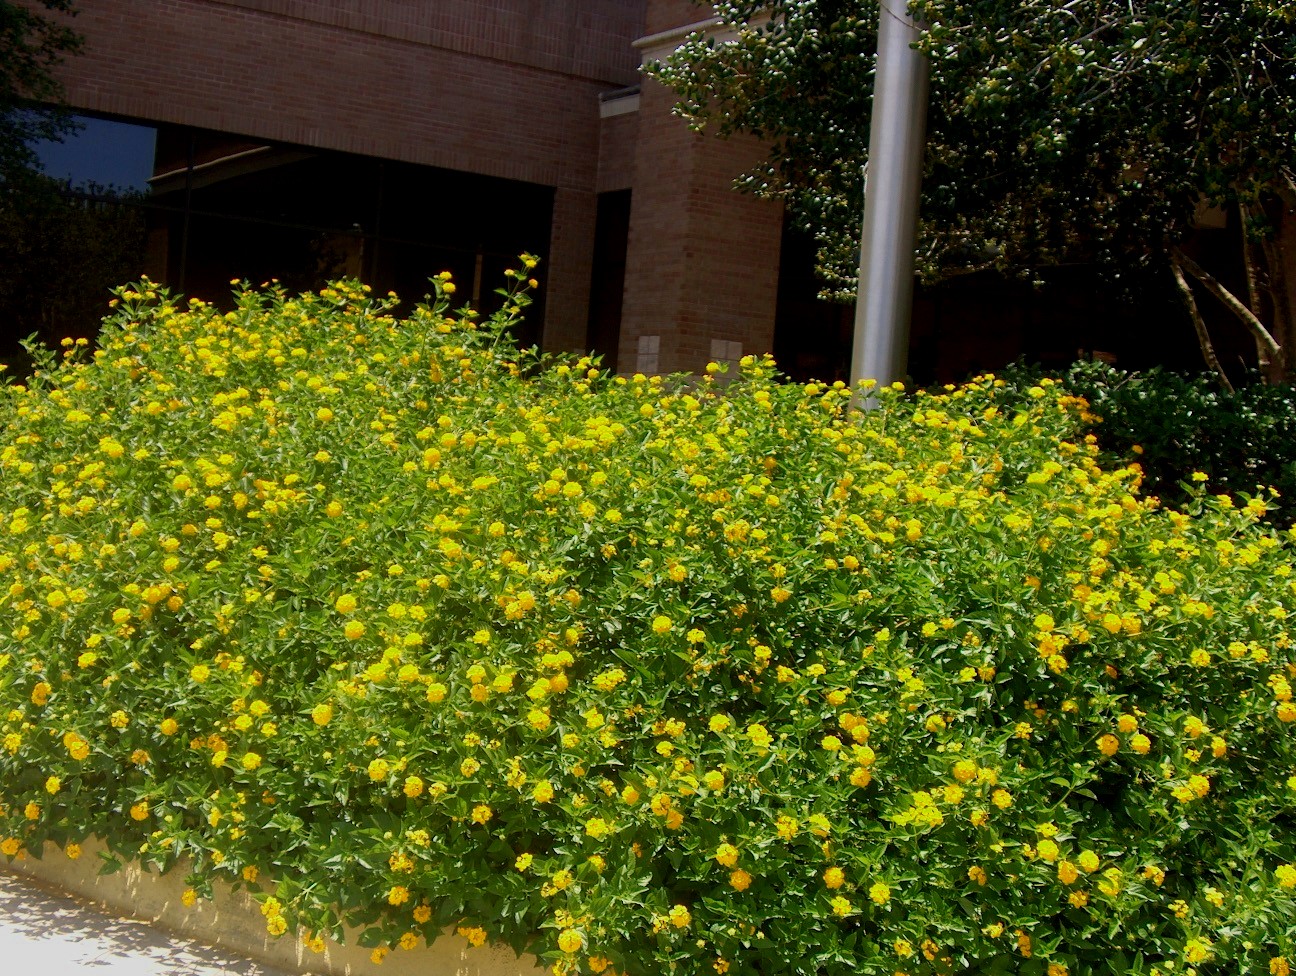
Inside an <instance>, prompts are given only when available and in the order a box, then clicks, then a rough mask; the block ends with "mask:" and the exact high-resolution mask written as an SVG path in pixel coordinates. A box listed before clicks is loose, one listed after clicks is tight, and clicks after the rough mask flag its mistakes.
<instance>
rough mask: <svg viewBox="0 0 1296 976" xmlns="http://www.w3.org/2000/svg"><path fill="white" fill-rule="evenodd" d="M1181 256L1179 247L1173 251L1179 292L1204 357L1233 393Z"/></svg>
mask: <svg viewBox="0 0 1296 976" xmlns="http://www.w3.org/2000/svg"><path fill="white" fill-rule="evenodd" d="M1181 257H1183V254H1182V252H1181V251H1180V250H1179V249H1178V248H1175V249H1174V250H1173V251H1172V252H1171V254H1170V270H1171V271H1172V272H1173V273H1174V278H1175V284H1176V285H1178V286H1179V293H1180V294H1181V295H1182V296H1183V300H1184V304H1185V305H1187V306H1188V314H1189V315H1190V316H1192V324H1193V328H1194V329H1195V330H1196V331H1197V341H1198V343H1200V345H1201V351H1202V358H1203V359H1205V360H1206V366H1207V367H1208V368H1209V369H1210V370H1212V371H1213V372H1214V373H1215V375H1216V376H1218V377H1219V381H1220V385H1221V386H1223V387H1224V389H1226V390H1227V391H1228V392H1229V393H1232V392H1233V384H1232V383H1230V382H1229V378H1228V376H1226V375H1225V373H1224V367H1223V366H1221V365H1220V361H1219V357H1218V356H1216V355H1215V346H1214V344H1213V343H1212V342H1211V338H1210V333H1209V332H1207V331H1206V323H1205V322H1204V321H1203V320H1202V317H1201V309H1199V308H1198V307H1197V299H1196V298H1194V297H1193V293H1192V288H1191V287H1190V286H1189V284H1188V279H1187V278H1185V277H1184V273H1183V266H1182V265H1180V263H1179V259H1180V258H1181Z"/></svg>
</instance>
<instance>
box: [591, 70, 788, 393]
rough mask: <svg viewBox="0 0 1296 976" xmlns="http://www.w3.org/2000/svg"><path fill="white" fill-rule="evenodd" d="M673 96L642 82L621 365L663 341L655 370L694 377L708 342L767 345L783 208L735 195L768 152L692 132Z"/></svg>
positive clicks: (628, 368)
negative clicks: (645, 342)
mask: <svg viewBox="0 0 1296 976" xmlns="http://www.w3.org/2000/svg"><path fill="white" fill-rule="evenodd" d="M673 102H674V97H673V95H672V94H671V93H670V92H669V91H667V90H666V89H665V88H663V87H662V86H661V85H659V84H657V83H656V82H645V83H644V87H643V93H642V96H641V101H640V110H639V136H638V141H637V149H636V169H635V184H634V196H633V198H632V203H631V216H630V243H629V249H628V253H627V258H626V266H627V270H626V286H625V303H624V315H623V319H622V325H621V343H620V348H619V351H618V359H617V362H618V368H619V369H621V370H622V371H623V372H632V371H634V370H635V369H636V362H637V361H638V342H639V337H640V336H652V335H656V336H659V337H660V352H659V356H658V362H657V368H656V371H657V372H662V373H669V372H675V371H681V370H688V371H697V370H700V369H702V367H703V366H705V365H706V363H707V362H708V361H709V360H710V359H711V358H712V355H711V342H712V340H713V339H720V340H732V341H737V342H740V343H741V344H742V351H743V353H764V352H768V351H770V350H771V349H772V348H773V341H774V311H775V302H776V298H777V292H778V261H779V244H780V235H781V231H782V208H781V206H780V205H778V204H777V203H771V202H770V201H767V200H758V199H756V198H755V197H751V196H748V195H745V194H740V193H738V192H736V191H735V190H733V189H732V186H731V184H732V181H733V179H734V177H736V176H737V175H739V173H741V172H742V171H743V170H744V169H745V168H746V167H748V166H750V165H751V164H752V163H753V162H755V161H756V160H758V159H760V158H762V157H763V156H764V154H765V148H764V147H763V146H762V145H760V144H759V143H757V142H755V141H754V140H751V139H730V140H723V141H722V140H719V139H716V138H714V137H711V136H709V135H700V134H697V133H693V132H691V131H689V129H688V127H687V126H686V125H685V124H684V123H683V122H682V121H681V120H679V119H678V118H676V117H675V116H673V115H671V114H670V107H671V105H672V104H673Z"/></svg>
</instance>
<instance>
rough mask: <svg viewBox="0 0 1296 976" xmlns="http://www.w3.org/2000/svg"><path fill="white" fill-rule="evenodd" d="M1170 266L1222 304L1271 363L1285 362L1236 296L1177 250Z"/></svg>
mask: <svg viewBox="0 0 1296 976" xmlns="http://www.w3.org/2000/svg"><path fill="white" fill-rule="evenodd" d="M1171 258H1172V264H1174V265H1175V266H1177V267H1180V268H1182V269H1184V270H1186V271H1187V272H1188V273H1189V274H1191V275H1192V276H1193V277H1194V278H1196V279H1197V280H1198V281H1200V282H1201V283H1202V285H1204V286H1205V288H1206V290H1207V291H1209V292H1210V293H1211V294H1212V295H1214V296H1215V297H1216V298H1218V299H1219V300H1220V301H1221V302H1223V304H1224V307H1225V308H1227V309H1228V310H1229V311H1230V312H1232V313H1233V314H1234V315H1236V316H1237V317H1238V319H1239V320H1240V321H1241V322H1242V324H1243V325H1245V326H1246V327H1247V328H1248V329H1250V330H1251V334H1252V335H1254V336H1255V337H1256V341H1257V342H1260V343H1262V344H1263V345H1264V347H1265V349H1266V350H1268V352H1269V359H1270V361H1271V362H1274V363H1278V364H1279V365H1282V364H1284V363H1286V362H1287V356H1286V354H1285V353H1284V351H1283V347H1282V346H1280V345H1278V342H1277V341H1276V340H1275V339H1274V337H1273V336H1272V335H1271V334H1270V333H1269V330H1268V329H1266V328H1265V327H1264V323H1263V322H1261V321H1260V320H1259V319H1258V318H1256V317H1255V316H1254V315H1252V314H1251V310H1250V309H1249V308H1247V307H1246V305H1244V304H1243V303H1242V302H1241V301H1240V300H1239V299H1238V297H1237V296H1236V295H1234V294H1233V293H1232V292H1231V291H1229V290H1228V289H1227V288H1225V287H1224V286H1223V285H1221V284H1220V283H1219V282H1218V281H1216V280H1215V278H1214V276H1213V275H1211V273H1210V272H1209V271H1207V270H1206V269H1205V268H1203V267H1202V266H1201V265H1199V264H1198V263H1197V262H1196V261H1194V260H1193V259H1192V258H1190V257H1189V256H1188V255H1186V254H1184V253H1183V251H1181V250H1179V248H1177V247H1176V248H1174V249H1173V250H1172V251H1171Z"/></svg>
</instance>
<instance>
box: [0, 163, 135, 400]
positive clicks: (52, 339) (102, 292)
mask: <svg viewBox="0 0 1296 976" xmlns="http://www.w3.org/2000/svg"><path fill="white" fill-rule="evenodd" d="M137 196H138V194H133V193H123V192H118V191H114V190H111V189H105V188H102V187H96V186H90V187H87V188H85V189H83V190H81V191H77V192H74V191H72V190H71V188H70V187H68V186H67V184H66V183H64V182H62V181H60V180H56V179H52V178H50V177H48V176H44V175H42V174H40V173H35V172H31V171H24V172H20V173H15V174H12V176H11V178H10V179H9V180H7V181H5V182H3V183H0V255H3V256H4V260H3V261H2V262H0V357H13V358H11V359H10V360H9V364H10V366H11V367H12V368H13V369H14V373H15V375H17V376H22V375H25V373H26V371H27V363H26V362H25V357H18V356H15V355H14V353H15V351H16V349H17V345H16V342H15V340H16V339H18V338H19V337H22V336H29V335H35V336H37V337H38V338H39V339H40V340H41V341H42V342H44V343H46V344H47V345H50V346H57V344H58V341H59V339H61V338H63V337H65V336H72V337H75V338H82V337H85V338H92V337H94V335H95V334H96V333H97V332H98V327H99V323H100V320H101V319H102V318H103V313H104V310H105V308H106V306H107V302H108V299H109V298H110V297H111V296H110V292H111V289H112V288H113V287H115V286H116V285H117V284H119V283H120V282H122V281H128V280H130V279H131V278H132V277H134V276H135V275H137V274H139V266H140V263H141V261H142V260H143V257H144V248H145V243H146V237H145V234H146V231H145V226H144V211H143V210H142V209H141V208H140V207H138V206H135V205H134V204H135V203H136V202H137V201H136V200H135V199H134V198H135V197H137Z"/></svg>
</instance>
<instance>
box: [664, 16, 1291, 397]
mask: <svg viewBox="0 0 1296 976" xmlns="http://www.w3.org/2000/svg"><path fill="white" fill-rule="evenodd" d="M911 10H912V11H913V13H914V15H915V16H916V17H918V18H920V19H921V20H923V21H925V22H926V23H927V25H928V26H929V30H928V31H927V33H926V36H925V37H924V39H923V41H922V43H921V45H920V47H921V50H922V51H923V53H924V54H925V55H926V56H927V57H928V58H929V59H930V63H931V103H930V109H929V116H928V145H927V150H926V159H925V164H924V174H923V207H922V216H921V226H920V234H919V247H918V255H917V257H918V265H919V272H920V274H921V275H922V276H923V277H924V278H925V279H927V280H933V279H938V278H940V277H943V276H945V275H949V274H951V273H955V272H961V271H967V270H976V269H981V268H990V267H993V268H998V269H1001V270H1003V271H1006V272H1010V273H1015V274H1022V275H1030V274H1033V273H1035V272H1036V271H1037V270H1038V269H1041V268H1045V267H1048V266H1050V265H1054V264H1057V263H1060V262H1063V261H1075V260H1084V261H1093V262H1096V263H1098V264H1100V265H1103V266H1104V267H1106V268H1107V269H1108V270H1109V271H1110V272H1111V274H1112V275H1113V276H1115V277H1117V278H1119V277H1120V276H1121V275H1123V274H1128V273H1129V271H1130V270H1132V269H1134V268H1145V269H1146V268H1152V267H1162V268H1165V269H1168V271H1169V273H1171V274H1173V276H1174V278H1175V281H1176V283H1177V286H1178V287H1179V290H1180V293H1181V295H1182V296H1183V297H1184V300H1185V302H1186V303H1187V306H1188V309H1189V312H1190V314H1191V315H1192V317H1193V321H1194V323H1195V324H1196V326H1197V329H1198V336H1199V339H1200V340H1201V343H1202V349H1203V354H1204V355H1205V356H1206V358H1207V361H1208V363H1210V365H1211V366H1212V367H1213V368H1214V369H1216V371H1217V372H1219V373H1220V375H1221V378H1222V379H1224V382H1225V383H1227V378H1224V377H1223V371H1222V370H1221V369H1220V367H1219V363H1218V361H1217V360H1216V358H1215V356H1214V352H1213V349H1212V347H1211V343H1210V338H1209V336H1208V334H1207V332H1206V328H1205V325H1204V324H1203V321H1202V317H1201V315H1200V312H1199V310H1198V305H1197V298H1196V295H1195V293H1194V286H1193V283H1195V284H1196V286H1197V288H1198V289H1199V290H1204V291H1206V292H1208V293H1209V294H1211V295H1213V296H1215V297H1216V298H1217V299H1218V300H1220V301H1222V302H1223V303H1224V305H1225V306H1226V307H1227V308H1228V309H1229V310H1230V311H1231V312H1232V313H1233V314H1234V315H1236V316H1237V318H1238V320H1239V321H1240V322H1242V324H1243V325H1244V326H1245V327H1246V328H1247V329H1249V330H1250V331H1251V334H1252V335H1253V336H1254V337H1255V339H1256V346H1257V352H1258V362H1259V365H1260V366H1261V367H1262V368H1263V369H1264V370H1265V372H1266V375H1267V376H1268V378H1270V379H1281V378H1284V377H1285V376H1286V375H1287V370H1288V368H1289V366H1290V365H1296V362H1293V363H1289V362H1288V360H1289V359H1290V360H1293V361H1296V322H1294V321H1293V313H1294V312H1296V282H1293V281H1288V280H1287V278H1286V276H1285V274H1284V267H1285V264H1286V262H1285V260H1284V253H1285V254H1286V255H1287V261H1290V259H1291V257H1292V256H1296V241H1293V240H1291V238H1292V237H1293V236H1296V229H1294V228H1293V221H1292V220H1290V219H1288V220H1284V219H1283V218H1284V217H1285V216H1287V215H1289V214H1291V213H1292V212H1293V211H1296V178H1294V176H1293V167H1294V166H1296V159H1294V158H1293V155H1294V149H1296V4H1292V3H1290V2H1289V0H1196V2H1192V3H1186V2H1184V0H1138V2H1121V3H1114V2H1112V0H917V2H915V3H913V4H912V5H911ZM716 11H717V14H718V15H719V16H720V18H721V19H722V21H723V23H724V26H725V27H726V28H728V33H732V35H733V40H730V41H721V42H717V41H716V40H715V37H714V35H709V36H701V35H694V36H693V37H691V38H690V39H689V40H687V41H686V42H685V44H684V45H683V46H682V47H680V48H679V50H678V51H677V52H676V53H675V54H674V55H673V56H671V57H670V58H669V59H667V60H666V61H665V62H662V63H658V64H656V65H655V66H653V67H652V69H651V70H652V72H653V73H654V74H655V75H656V76H657V77H658V78H659V79H660V80H662V81H663V82H665V83H666V84H668V85H669V86H671V87H672V88H674V89H675V91H676V92H677V93H678V95H679V99H680V101H679V104H678V106H677V110H678V111H679V112H680V114H682V115H683V116H684V117H685V118H687V119H689V120H690V122H691V123H693V124H694V125H695V126H698V127H701V126H705V125H712V126H714V127H715V128H716V129H717V130H718V131H719V132H720V133H721V134H731V133H734V132H739V131H745V132H751V133H754V134H756V135H757V136H760V137H762V138H764V139H766V140H768V141H769V143H770V145H771V151H770V156H769V158H768V160H767V161H766V162H765V163H764V164H763V165H761V166H760V167H758V168H757V169H755V170H753V171H751V172H750V173H748V174H747V175H746V176H745V177H744V178H743V179H742V180H741V181H740V184H741V186H742V187H744V188H745V189H747V190H750V191H753V192H755V193H758V194H761V195H765V196H773V197H780V198H782V199H784V200H785V201H786V203H787V204H788V207H789V209H790V212H791V213H792V215H793V216H794V217H795V218H796V219H797V220H798V222H799V223H800V224H801V225H802V226H803V227H804V228H806V229H808V230H810V231H812V232H813V233H814V234H815V235H816V237H817V239H818V242H819V245H820V251H819V268H820V273H821V274H822V276H823V278H824V280H825V282H826V283H827V291H828V292H829V293H835V294H836V295H838V296H846V295H853V290H854V284H855V275H856V268H857V263H858V254H857V247H858V243H857V242H858V233H859V220H860V201H861V200H862V196H863V194H862V187H863V174H864V171H865V165H866V161H867V158H868V149H867V138H868V129H869V118H870V109H871V98H872V83H873V68H874V54H875V46H876V24H877V17H878V5H877V3H876V0H774V2H772V3H771V2H768V0H728V2H722V3H718V4H716ZM1203 205H1213V206H1222V207H1227V208H1231V209H1232V210H1233V211H1235V212H1236V213H1238V214H1239V215H1240V216H1241V218H1242V221H1243V224H1244V226H1245V234H1244V235H1242V240H1243V249H1244V252H1245V254H1244V258H1245V264H1246V268H1247V278H1248V289H1247V294H1246V295H1245V296H1243V297H1241V298H1239V297H1238V296H1236V295H1234V294H1233V293H1232V292H1230V291H1228V289H1226V288H1225V287H1224V286H1223V285H1221V284H1220V283H1219V281H1218V280H1217V279H1216V277H1214V276H1212V275H1211V274H1210V273H1208V272H1207V270H1206V269H1204V268H1203V267H1201V266H1200V265H1199V264H1198V263H1197V262H1196V261H1194V260H1193V259H1192V258H1191V256H1190V255H1189V254H1188V253H1187V252H1186V251H1185V249H1184V248H1185V242H1186V241H1187V240H1188V238H1189V237H1190V235H1191V233H1192V230H1193V219H1194V214H1195V213H1197V212H1198V210H1199V208H1200V207H1202V206H1203Z"/></svg>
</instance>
